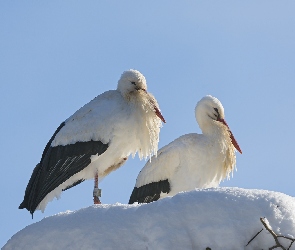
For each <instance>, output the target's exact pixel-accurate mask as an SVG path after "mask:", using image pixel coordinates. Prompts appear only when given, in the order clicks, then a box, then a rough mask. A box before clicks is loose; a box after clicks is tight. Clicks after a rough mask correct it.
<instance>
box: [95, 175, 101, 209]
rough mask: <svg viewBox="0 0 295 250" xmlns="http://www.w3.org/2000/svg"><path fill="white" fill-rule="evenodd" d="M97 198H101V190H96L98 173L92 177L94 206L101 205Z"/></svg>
mask: <svg viewBox="0 0 295 250" xmlns="http://www.w3.org/2000/svg"><path fill="white" fill-rule="evenodd" d="M99 197H101V189H99V188H98V173H96V174H95V177H94V189H93V202H94V204H101V202H100V199H99Z"/></svg>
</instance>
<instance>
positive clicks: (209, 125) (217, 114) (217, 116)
mask: <svg viewBox="0 0 295 250" xmlns="http://www.w3.org/2000/svg"><path fill="white" fill-rule="evenodd" d="M195 115H196V119H197V122H198V124H199V126H200V128H201V130H202V132H203V133H204V134H210V133H213V131H214V128H216V126H217V123H216V122H219V123H220V124H222V126H225V127H226V129H227V130H228V132H229V134H230V138H231V142H232V144H233V145H234V147H235V148H236V150H238V151H239V152H240V153H242V150H241V149H240V147H239V144H238V143H237V141H236V139H235V137H234V135H233V133H232V132H231V130H230V128H229V126H228V125H227V123H226V121H225V119H224V108H223V106H222V104H221V102H220V101H219V100H218V99H217V98H216V97H213V96H211V95H207V96H205V97H203V98H202V99H201V100H200V101H199V102H198V103H197V106H196V108H195Z"/></svg>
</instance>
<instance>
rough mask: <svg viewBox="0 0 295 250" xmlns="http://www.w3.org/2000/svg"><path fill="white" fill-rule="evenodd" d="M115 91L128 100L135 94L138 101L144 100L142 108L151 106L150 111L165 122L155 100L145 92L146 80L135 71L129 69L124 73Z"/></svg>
mask: <svg viewBox="0 0 295 250" xmlns="http://www.w3.org/2000/svg"><path fill="white" fill-rule="evenodd" d="M117 90H118V91H120V93H121V94H122V96H123V97H124V98H125V99H127V100H130V96H131V95H132V94H135V95H136V94H137V96H138V97H139V98H140V99H142V100H143V99H144V100H145V101H143V102H144V106H146V104H147V106H151V107H150V109H151V110H153V111H154V112H155V114H156V116H158V117H159V118H160V119H161V121H162V122H164V123H165V122H166V121H165V119H164V117H163V115H162V114H161V111H160V108H159V105H158V103H157V100H156V99H155V98H154V97H153V95H152V94H150V93H148V92H147V85H146V80H145V77H144V76H143V74H141V73H140V72H139V71H137V70H135V69H130V70H127V71H124V72H123V74H122V75H121V78H120V79H119V81H118V86H117Z"/></svg>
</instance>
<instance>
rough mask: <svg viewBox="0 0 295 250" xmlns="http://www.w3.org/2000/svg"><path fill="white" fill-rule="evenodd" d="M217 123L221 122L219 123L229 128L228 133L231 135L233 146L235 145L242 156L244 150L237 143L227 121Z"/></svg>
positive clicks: (222, 120) (221, 120)
mask: <svg viewBox="0 0 295 250" xmlns="http://www.w3.org/2000/svg"><path fill="white" fill-rule="evenodd" d="M217 121H219V122H221V123H223V124H224V125H225V126H227V128H228V131H229V133H230V139H231V142H232V144H233V145H234V147H235V148H236V150H238V151H239V152H240V153H241V154H242V150H241V149H240V146H239V144H238V142H237V141H236V139H235V137H234V135H233V133H232V132H231V131H230V128H229V126H228V125H227V123H226V121H225V120H224V119H218V120H217Z"/></svg>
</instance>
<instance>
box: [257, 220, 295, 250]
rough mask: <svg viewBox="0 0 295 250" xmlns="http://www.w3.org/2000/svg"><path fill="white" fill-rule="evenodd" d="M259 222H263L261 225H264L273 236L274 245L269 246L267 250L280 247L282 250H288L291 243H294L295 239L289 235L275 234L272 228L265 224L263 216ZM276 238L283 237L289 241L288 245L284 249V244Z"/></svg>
mask: <svg viewBox="0 0 295 250" xmlns="http://www.w3.org/2000/svg"><path fill="white" fill-rule="evenodd" d="M260 221H261V223H262V224H263V226H264V227H265V229H266V230H267V231H268V232H270V234H271V235H272V237H273V238H274V240H275V242H276V245H274V246H272V247H271V248H269V250H272V249H275V248H278V247H280V248H281V249H283V250H289V249H290V248H291V246H292V244H293V243H294V241H295V239H293V238H291V237H286V236H283V235H277V234H276V233H275V232H274V231H273V230H272V229H270V228H269V227H268V225H267V223H266V222H265V218H260ZM278 238H284V239H287V240H290V241H291V244H290V246H289V247H288V248H287V249H286V248H285V247H284V246H282V245H281V243H280V242H279V240H278Z"/></svg>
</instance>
